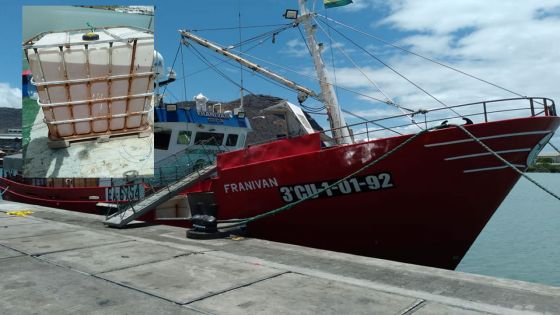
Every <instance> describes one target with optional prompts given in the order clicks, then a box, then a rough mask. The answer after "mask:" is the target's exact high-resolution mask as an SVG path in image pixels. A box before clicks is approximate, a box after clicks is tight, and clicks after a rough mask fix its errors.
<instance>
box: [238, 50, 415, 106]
mask: <svg viewBox="0 0 560 315" xmlns="http://www.w3.org/2000/svg"><path fill="white" fill-rule="evenodd" d="M234 52H235V53H237V54H240V55H245V56H247V57H250V58H253V59H255V60H259V61H262V62H264V63H267V64H269V65H272V66H275V67H278V68H280V69H283V70H286V71H290V72H293V73H295V74H297V75H299V76H302V77H306V78H308V79H311V80H314V81H317V82H319V83H326V84H329V85H332V86H334V84H333V83H332V82H322V81H321V80H320V79H319V78H317V77H316V76H311V75H307V74H303V73H301V72H298V71H296V70H293V69H290V68H288V67H284V66H282V65H279V64H277V63H274V62H271V61H268V60H265V59H262V58H259V57H257V56H254V55H251V54H248V53H246V52H240V51H237V50H234ZM337 87H338V88H339V89H341V90H343V91H346V92H350V93H353V94H356V95H359V96H362V97H364V98H368V99H371V100H374V101H377V102H381V103H386V102H385V101H384V100H382V99H379V98H376V97H373V96H371V95H367V94H364V93H360V92H356V91H353V90H350V89H347V88H345V87H343V86H337ZM400 107H401V108H404V109H406V110H407V111H410V112H414V110H412V109H409V108H406V107H404V106H400Z"/></svg>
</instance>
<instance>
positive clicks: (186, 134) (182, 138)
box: [177, 130, 192, 144]
mask: <svg viewBox="0 0 560 315" xmlns="http://www.w3.org/2000/svg"><path fill="white" fill-rule="evenodd" d="M191 136H192V132H191V131H185V130H181V131H179V135H178V136H177V144H190V143H191Z"/></svg>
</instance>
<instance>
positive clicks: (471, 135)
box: [449, 124, 560, 201]
mask: <svg viewBox="0 0 560 315" xmlns="http://www.w3.org/2000/svg"><path fill="white" fill-rule="evenodd" d="M449 126H454V127H457V128H459V129H460V130H462V131H463V132H464V133H465V134H467V135H468V136H469V137H471V138H472V139H473V140H474V141H475V142H477V143H478V144H480V145H481V146H482V147H483V148H484V149H485V150H486V151H488V152H490V153H491V154H492V155H494V156H495V157H496V158H497V159H498V160H500V161H502V163H504V164H505V165H507V166H508V167H510V168H511V169H513V170H514V171H516V172H517V173H518V174H519V175H521V176H523V177H524V178H525V179H527V180H528V181H530V182H531V183H533V184H535V186H537V187H539V188H540V189H542V190H543V191H544V192H546V193H548V194H549V195H551V196H552V197H554V198H556V199H557V200H559V201H560V197H559V196H558V195H557V194H555V193H554V192H552V191H550V190H549V189H547V188H546V187H544V186H542V185H541V184H539V183H537V182H536V181H535V180H534V179H532V178H531V177H529V176H527V174H525V173H523V172H522V171H520V170H519V169H518V168H517V167H515V165H513V164H511V163H510V162H508V161H507V160H506V159H504V158H503V157H501V156H500V155H499V154H498V153H496V152H494V151H493V150H492V149H490V148H489V147H488V146H487V145H486V144H485V143H484V142H482V141H481V140H480V139H478V138H477V137H476V136H475V135H473V134H472V133H471V132H470V131H468V130H467V129H466V128H465V127H463V126H461V125H452V124H450V125H449Z"/></svg>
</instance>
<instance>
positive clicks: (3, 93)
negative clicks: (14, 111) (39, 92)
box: [0, 83, 21, 108]
mask: <svg viewBox="0 0 560 315" xmlns="http://www.w3.org/2000/svg"><path fill="white" fill-rule="evenodd" d="M0 107H12V108H21V90H20V89H18V88H13V87H10V85H9V84H8V83H0Z"/></svg>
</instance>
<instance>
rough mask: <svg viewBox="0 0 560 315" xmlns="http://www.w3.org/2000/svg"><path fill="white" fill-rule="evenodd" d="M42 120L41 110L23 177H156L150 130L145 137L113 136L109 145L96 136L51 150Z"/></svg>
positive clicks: (33, 132)
mask: <svg viewBox="0 0 560 315" xmlns="http://www.w3.org/2000/svg"><path fill="white" fill-rule="evenodd" d="M29 103H31V101H29ZM34 106H37V104H36V103H35V104H34ZM24 111H25V110H24ZM43 118H44V115H43V111H42V110H39V111H38V112H37V115H36V116H35V119H34V121H33V124H32V126H31V131H30V140H29V144H28V146H27V152H26V154H25V155H24V170H23V172H24V173H23V175H24V177H32V178H46V177H49V178H101V177H104V178H111V177H114V178H121V177H124V174H131V173H134V174H137V175H138V176H151V175H153V173H154V150H153V146H154V135H153V132H152V131H151V130H150V131H149V132H148V131H146V134H142V135H141V136H142V137H139V136H138V134H131V135H128V136H127V135H122V136H116V137H111V138H109V140H108V141H106V142H98V141H97V140H98V138H99V137H97V138H90V139H85V140H84V141H80V142H73V143H72V144H71V145H70V146H69V147H66V148H57V149H51V148H49V139H48V128H47V125H46V124H45V123H44V122H43ZM145 135H146V136H145Z"/></svg>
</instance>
